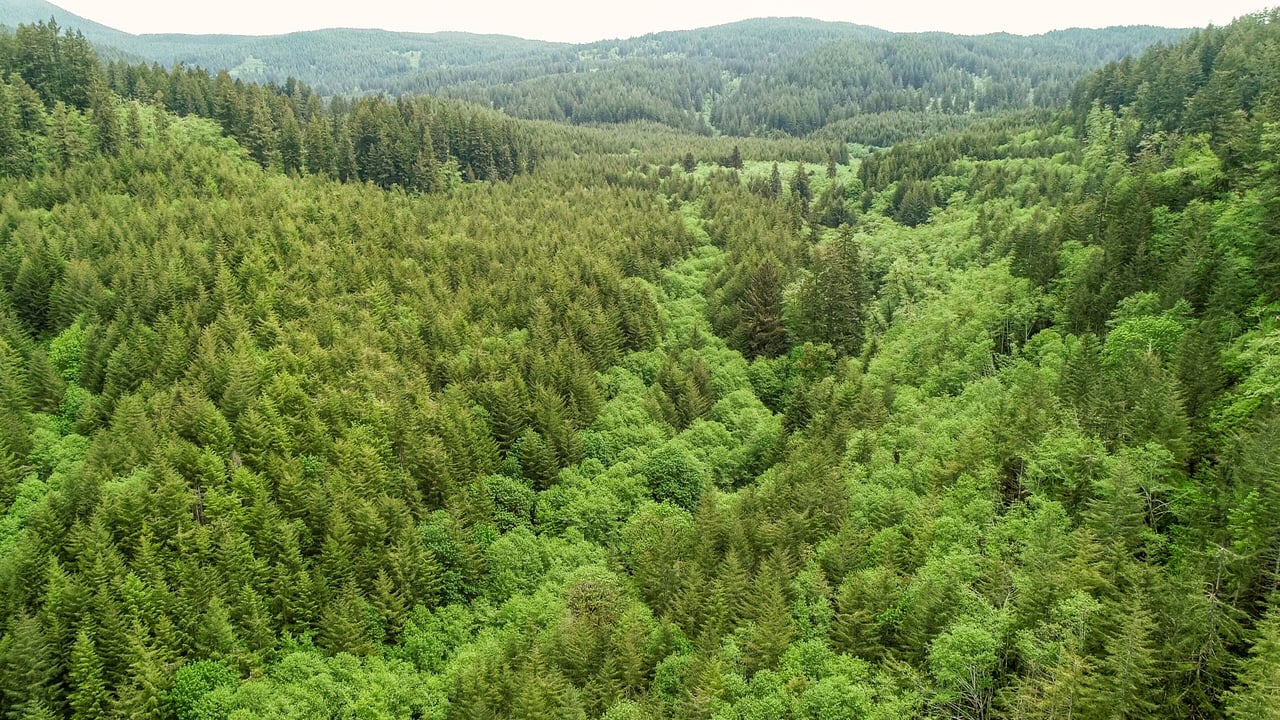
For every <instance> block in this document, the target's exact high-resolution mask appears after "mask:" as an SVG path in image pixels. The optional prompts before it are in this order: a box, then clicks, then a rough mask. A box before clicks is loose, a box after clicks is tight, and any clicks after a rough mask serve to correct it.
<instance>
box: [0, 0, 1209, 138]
mask: <svg viewBox="0 0 1280 720" xmlns="http://www.w3.org/2000/svg"><path fill="white" fill-rule="evenodd" d="M7 2H9V3H12V4H13V7H12V8H10V9H9V10H8V11H7V12H4V11H2V10H0V23H5V22H8V23H9V24H10V25H16V24H17V23H18V22H24V23H34V22H36V21H45V20H48V19H49V18H50V17H54V18H56V19H58V20H59V22H61V23H62V25H63V26H64V27H69V28H72V29H82V31H83V32H84V34H85V36H86V37H87V38H88V39H89V40H91V41H93V42H95V43H99V44H101V45H104V46H110V47H112V48H116V49H118V50H121V51H124V52H125V53H126V59H125V61H124V62H126V63H127V62H131V61H130V60H128V58H146V59H148V60H151V61H155V62H159V63H161V64H162V65H163V66H165V67H173V66H174V65H177V64H182V65H185V66H187V67H193V68H194V67H199V68H204V69H208V70H210V71H211V72H213V73H217V72H218V71H220V70H227V71H228V72H229V74H230V75H231V77H232V78H233V79H239V80H244V81H250V82H258V83H266V82H273V83H276V84H278V85H285V84H286V82H290V81H291V79H297V80H301V81H303V82H305V83H308V84H310V85H312V86H313V87H314V88H315V89H316V92H318V93H319V94H320V95H321V96H324V97H328V96H333V95H346V96H355V95H362V94H367V93H370V92H379V91H381V92H387V93H390V94H391V95H393V96H399V95H401V94H404V93H416V94H422V93H428V94H432V95H439V96H445V97H453V98H460V99H464V100H469V101H472V102H476V103H480V104H483V105H487V106H489V107H491V108H495V109H498V110H502V111H503V112H506V113H508V114H510V115H513V116H516V117H522V118H530V119H541V120H554V121H559V122H571V123H576V124H600V123H627V122H636V121H647V122H654V123H660V124H663V125H667V126H669V127H671V128H676V129H680V130H686V131H692V132H697V133H703V134H717V133H719V134H727V135H735V136H750V135H775V134H787V135H794V136H801V135H806V134H808V133H810V132H813V131H815V130H818V129H820V128H824V127H828V126H830V129H829V133H830V134H832V135H833V136H838V141H839V142H845V141H853V142H859V143H865V144H891V143H892V142H894V141H896V140H898V139H903V138H905V137H912V136H913V135H909V134H904V133H903V132H902V131H898V133H896V134H892V135H886V131H885V130H884V129H883V128H884V126H886V125H887V126H898V125H900V120H899V117H898V115H899V114H900V113H902V112H907V113H911V114H913V115H917V116H923V117H929V116H941V117H958V118H969V117H971V116H975V115H983V114H989V113H992V112H996V111H1008V110H1015V109H1017V110H1034V109H1043V108H1052V109H1058V108H1061V107H1063V106H1065V105H1066V104H1067V102H1068V101H1069V99H1070V93H1071V89H1072V87H1073V86H1074V85H1075V83H1076V81H1077V80H1078V79H1079V78H1080V77H1081V76H1083V75H1084V74H1085V73H1087V72H1089V71H1090V70H1093V69H1095V68H1097V67H1099V66H1101V65H1102V64H1104V63H1107V62H1110V61H1115V60H1119V59H1121V58H1123V57H1125V56H1128V55H1133V54H1136V53H1138V52H1140V51H1141V50H1142V49H1143V48H1146V47H1148V46H1150V45H1152V44H1155V43H1160V42H1171V41H1174V40H1176V39H1178V38H1180V37H1182V36H1183V35H1185V31H1182V30H1170V29H1164V28H1154V27H1126V28H1108V29H1104V30H1080V29H1075V30H1065V31H1058V32H1052V33H1047V34H1044V35H1039V36H1034V37H1019V36H1014V35H1005V34H996V35H986V36H981V37H965V36H958V35H948V34H944V33H926V34H897V35H895V34H892V33H888V32H885V31H883V30H877V29H875V28H870V27H864V26H859V25H851V24H848V23H831V22H821V21H818V20H807V19H800V18H770V19H765V20H748V21H744V22H739V23H732V24H729V25H722V26H718V27H712V28H705V29H701V30H690V31H680V32H665V33H656V34H651V35H645V36H643V37H637V38H631V39H626V40H608V41H602V42H596V43H588V44H583V45H567V44H558V43H544V42H537V41H530V40H521V39H518V38H510V37H501V36H481V35H470V34H466V33H434V34H429V35H420V34H408V33H390V32H384V31H380V30H321V31H314V32H302V33H293V34H290V35H281V36H272V37H248V36H228V35H207V36H205V35H196V36H191V35H129V34H127V33H120V32H118V31H114V30H111V29H110V28H105V27H103V26H101V25H98V24H96V23H91V22H88V21H86V20H84V19H83V18H79V17H77V16H74V15H70V14H69V13H65V12H64V11H62V10H60V9H59V8H57V7H56V6H53V5H49V4H48V3H45V2H43V0H20V1H19V0H7ZM911 124H913V125H918V124H919V122H918V121H916V122H914V123H911ZM948 125H950V126H954V125H955V122H954V121H947V120H942V119H940V118H938V119H935V120H933V121H932V122H931V123H930V126H929V127H930V128H931V129H932V128H936V127H945V126H948ZM919 134H920V133H918V132H917V133H916V134H915V135H916V136H918V135H919ZM886 139H887V140H888V142H885V140H886Z"/></svg>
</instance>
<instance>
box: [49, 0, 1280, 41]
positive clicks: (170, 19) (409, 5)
mask: <svg viewBox="0 0 1280 720" xmlns="http://www.w3.org/2000/svg"><path fill="white" fill-rule="evenodd" d="M1276 1H1277V0H1194V1H1193V0H969V1H968V2H965V1H964V0H905V1H904V0H861V1H859V0H791V1H789V2H785V1H784V2H777V1H776V0H769V1H767V2H766V1H765V0H734V1H733V2H725V1H724V0H704V1H702V2H699V1H698V0H638V1H637V0H630V1H628V0H621V1H620V2H619V1H617V0H614V1H613V2H610V1H609V0H549V1H547V0H544V1H542V2H538V1H536V0H532V1H528V2H521V1H520V0H443V1H442V0H417V1H416V2H406V1H404V0H343V1H342V2H334V1H333V0H302V1H300V0H215V1H213V2H206V1H202V0H197V1H196V2H175V1H174V0H54V2H55V4H57V5H59V6H61V7H63V8H65V9H67V10H69V11H70V12H73V13H75V14H77V15H81V16H83V17H87V18H89V19H91V20H95V21H97V22H100V23H102V24H104V25H109V26H111V27H114V28H117V29H119V30H125V31H127V32H132V33H148V32H181V33H235V34H242V35H269V34H275V33H285V32H292V31H295V30H315V29H319V28H329V27H364V28H369V27H372V28H382V29H385V30H399V31H406V32H435V31H438V30H464V31H468V32H478V33H501V34H504V35H516V36H518V37H525V38H536V39H539V40H558V41H564V42H588V41H592V40H602V39H608V38H618V37H633V36H636V35H643V34H645V33H649V32H656V31H660V30H684V29H689V28H697V27H706V26H708V25H718V24H721V23H726V22H732V21H734V20H742V19H745V18H751V17H770V16H778V15H785V16H802V17H814V18H820V19H822V20H843V21H846V22H853V23H859V24H862V25H873V26H875V27H880V28H884V29H885V30H894V31H899V32H913V31H925V30H942V31H946V32H953V33H961V34H970V35H972V34H980V33H988V32H999V31H1004V32H1012V33H1018V34H1022V35H1027V34H1034V33H1040V32H1045V31H1048V30H1055V29H1060V28H1067V27H1105V26H1108V25H1163V26H1166V27H1203V26H1205V25H1208V24H1210V23H1213V24H1217V25H1224V24H1226V23H1228V22H1231V20H1232V19H1233V18H1235V17H1238V16H1240V15H1244V14H1246V13H1250V12H1255V11H1257V10H1261V9H1263V8H1264V7H1265V5H1260V4H1259V2H1262V3H1267V2H1276Z"/></svg>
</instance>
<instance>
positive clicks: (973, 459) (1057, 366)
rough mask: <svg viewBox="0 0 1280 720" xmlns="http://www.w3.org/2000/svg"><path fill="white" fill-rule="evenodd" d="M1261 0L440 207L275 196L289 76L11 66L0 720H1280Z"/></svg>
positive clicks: (636, 133) (575, 157)
mask: <svg viewBox="0 0 1280 720" xmlns="http://www.w3.org/2000/svg"><path fill="white" fill-rule="evenodd" d="M1277 19H1280V18H1278V17H1277V16H1276V15H1274V14H1269V15H1259V16H1255V17H1250V18H1246V19H1243V20H1241V21H1239V22H1237V23H1235V24H1233V25H1231V26H1229V27H1226V28H1216V29H1210V30H1206V31H1204V32H1201V33H1198V34H1196V35H1194V36H1192V37H1191V38H1189V39H1188V40H1186V41H1185V42H1183V43H1182V44H1179V45H1177V46H1174V47H1172V48H1167V49H1158V50H1155V51H1152V53H1151V54H1148V55H1146V56H1144V57H1143V58H1140V59H1139V60H1136V61H1131V62H1130V63H1128V64H1126V65H1118V66H1115V67H1112V68H1108V69H1105V70H1103V71H1102V72H1100V73H1098V74H1096V75H1094V76H1092V77H1091V78H1090V79H1088V80H1087V81H1085V82H1084V83H1083V84H1081V85H1080V86H1078V88H1077V89H1076V91H1075V93H1076V100H1075V105H1074V107H1075V109H1076V110H1075V113H1074V115H1064V116H1063V117H1062V118H1061V119H1059V120H1057V121H1047V120H1046V119H1045V118H1037V117H1028V116H1008V117H1004V118H1000V119H995V120H990V121H987V122H984V123H981V124H979V125H977V126H975V127H973V128H970V129H969V130H968V131H966V132H963V133H954V134H948V135H941V136H937V137H933V138H931V139H928V140H925V141H922V142H918V143H914V144H900V145H897V146H895V147H894V148H892V149H889V150H885V151H881V152H876V153H874V154H870V155H865V156H862V157H859V155H860V154H861V153H859V152H854V153H853V155H854V156H853V157H848V156H847V154H844V153H841V152H840V151H838V150H837V149H835V148H833V147H832V146H831V145H829V144H824V143H820V142H817V141H812V142H810V143H809V144H807V145H806V144H804V143H803V142H802V141H799V140H795V139H792V140H789V141H787V142H777V143H770V142H767V141H765V140H762V139H752V140H750V142H747V141H743V142H742V148H741V149H742V150H745V152H739V151H737V150H739V149H738V148H734V147H733V145H734V141H732V140H715V139H709V138H705V137H697V136H692V135H687V136H680V135H675V134H672V133H670V132H664V131H659V130H653V129H647V130H646V129H642V128H628V129H625V130H624V129H614V130H607V131H606V130H601V129H596V128H591V129H581V130H579V129H573V128H566V127H563V126H551V125H548V124H539V123H517V122H514V121H509V120H501V122H502V123H510V124H509V125H503V127H509V128H510V132H511V134H510V138H512V139H513V140H512V142H513V144H512V147H517V148H520V147H526V144H527V147H531V148H535V149H536V153H535V155H536V159H537V162H536V163H535V164H534V166H533V167H532V168H530V167H529V166H528V165H527V164H526V165H525V166H523V167H522V168H521V170H522V172H518V173H512V174H510V175H508V176H504V175H488V176H486V175H484V174H482V173H481V174H476V173H472V175H473V177H472V178H470V179H474V180H475V182H461V180H463V179H464V178H463V177H461V173H459V176H458V177H457V178H456V180H457V181H455V182H449V183H443V184H440V185H433V186H430V187H425V186H424V187H417V188H416V189H415V188H414V187H412V186H409V185H407V184H405V183H402V182H395V181H391V182H387V183H384V184H385V186H386V188H385V189H384V188H383V187H379V186H378V185H377V184H375V183H376V179H375V178H368V177H364V176H362V175H359V174H357V175H353V176H349V177H348V178H347V182H343V179H342V177H341V176H340V175H339V174H338V173H337V171H336V170H335V168H334V167H327V168H319V169H318V170H316V171H314V172H310V171H308V165H307V160H306V158H307V157H309V155H308V154H307V152H306V151H305V150H304V152H303V155H302V157H303V160H302V169H301V170H299V169H298V168H297V167H290V166H288V165H287V163H285V162H284V159H283V158H284V156H285V153H284V150H283V149H282V147H283V146H282V145H280V144H279V137H281V136H283V134H284V133H283V131H282V130H280V129H279V128H280V127H282V126H279V125H276V124H274V122H275V121H274V120H273V122H272V123H267V122H266V121H265V118H266V117H267V116H268V115H269V116H271V117H272V118H275V117H277V114H276V113H277V108H288V112H296V109H295V108H296V107H298V103H299V102H301V103H302V105H301V106H302V107H304V108H305V107H306V106H308V105H310V104H311V101H310V100H309V97H310V96H309V95H308V93H307V92H306V90H305V89H301V88H303V86H301V85H297V84H295V85H293V86H291V87H290V89H288V90H285V89H284V88H282V87H270V86H268V87H255V86H251V85H245V84H243V83H242V84H241V85H239V86H237V85H235V84H234V83H231V84H229V85H227V84H226V83H225V82H223V81H220V80H218V79H216V78H211V77H210V76H208V75H207V74H202V73H190V74H188V73H187V72H186V71H182V72H176V73H166V72H162V71H158V70H155V69H149V70H143V69H135V70H134V71H133V77H134V78H135V81H133V82H134V85H133V86H132V88H130V86H129V85H128V84H127V83H126V84H124V85H121V84H120V78H128V77H129V76H130V75H129V73H126V72H121V71H120V70H119V69H117V70H116V71H112V72H106V71H104V70H100V69H98V68H97V66H95V65H92V64H91V63H88V62H87V61H86V57H89V56H84V55H82V54H81V52H80V50H81V47H82V46H81V44H80V42H79V40H78V39H76V38H74V37H64V38H62V39H61V40H58V41H57V42H61V43H65V45H62V46H61V47H63V48H64V49H65V50H67V51H66V52H60V53H56V54H54V55H57V56H60V57H61V58H63V59H64V60H63V61H62V63H61V64H59V65H57V70H58V72H56V73H45V74H41V73H35V74H33V69H39V68H41V67H47V66H42V65H40V64H39V63H34V64H33V63H25V64H24V63H22V62H18V61H16V60H15V58H16V59H19V60H20V59H21V58H22V57H24V56H23V55H22V52H21V50H20V49H19V50H13V49H10V50H7V51H6V52H5V53H3V54H0V60H3V61H4V62H6V63H14V62H18V64H11V65H6V66H5V69H6V71H8V74H7V79H6V81H5V82H4V85H3V87H2V88H0V133H4V134H3V135H2V136H0V140H3V144H0V147H3V148H6V149H8V151H7V152H6V153H5V154H4V155H3V157H0V161H2V162H4V163H5V165H4V166H3V168H0V170H2V174H3V177H2V178H0V397H2V398H3V402H0V510H2V511H3V515H2V516H0V623H2V625H0V630H2V634H0V712H2V713H3V714H4V715H5V716H6V717H11V718H15V719H26V718H49V717H71V718H100V717H122V718H124V717H128V718H180V719H182V720H186V719H188V718H237V719H245V718H299V719H301V718H313V717H362V718H427V717H430V718H587V717H591V718H595V717H607V718H611V719H612V720H621V719H624V718H651V717H656V718H661V717H670V718H823V719H824V720H825V719H828V718H836V719H838V718H883V719H885V720H888V719H889V718H903V717H908V718H910V717H918V718H992V717H1009V718H1067V717H1074V718H1116V717H1119V718H1148V717H1149V718H1225V717H1231V718H1272V717H1275V713H1276V708H1277V707H1280V696H1278V694H1277V690H1276V677H1277V673H1280V651H1278V648H1280V606H1278V605H1277V603H1278V599H1277V594H1276V593H1277V586H1278V584H1280V572H1278V570H1280V450H1278V449H1277V446H1276V445H1275V442H1274V438H1275V437H1276V434H1277V432H1280V407H1277V400H1278V399H1280V376H1278V375H1277V373H1278V372H1280V364H1278V363H1277V360H1276V358H1277V346H1278V343H1280V334H1278V333H1280V326H1278V323H1280V305H1278V303H1280V262H1277V252H1280V251H1278V250H1277V247H1278V243H1277V242H1276V240H1275V238H1276V235H1275V225H1274V220H1275V218H1274V217H1273V216H1274V215H1275V211H1276V209H1277V208H1278V207H1280V205H1277V203H1276V198H1277V197H1280V176H1277V175H1276V173H1275V172H1274V158H1273V155H1274V149H1275V138H1274V137H1273V135H1274V131H1275V127H1276V125H1275V123H1276V121H1277V119H1280V114H1278V113H1280V104H1277V100H1278V99H1280V95H1277V94H1276V92H1275V90H1276V88H1275V86H1274V85H1275V82H1276V78H1275V77H1273V76H1271V75H1269V74H1267V73H1266V72H1265V68H1267V67H1270V66H1271V65H1272V64H1273V63H1274V62H1275V61H1276V60H1277V57H1276V52H1277V50H1276V48H1280V43H1277V42H1276V40H1277V39H1280V38H1277V33H1280V29H1277V28H1280V24H1278V23H1277V22H1276V20H1277ZM24 32H31V33H34V34H33V35H30V36H29V39H31V38H34V39H35V40H39V41H40V42H50V43H51V42H54V40H53V39H52V38H51V37H50V34H49V32H48V28H43V29H42V28H34V29H30V30H27V31H24ZM35 40H33V42H35ZM0 47H5V46H4V45H3V44H0ZM1188 58H1195V59H1196V61H1197V62H1199V63H1200V64H1199V67H1200V68H1201V74H1199V75H1195V76H1192V77H1191V78H1190V79H1189V80H1188V81H1187V84H1186V85H1184V86H1182V87H1183V89H1182V90H1181V91H1182V92H1183V93H1184V96H1183V97H1184V102H1185V103H1186V108H1187V116H1186V117H1183V118H1181V119H1178V118H1175V119H1172V120H1171V119H1169V118H1166V117H1163V116H1160V115H1156V114H1153V113H1154V112H1155V110H1154V109H1152V108H1153V107H1163V106H1162V105H1157V106H1152V107H1148V106H1147V105H1144V103H1148V102H1151V101H1152V96H1153V89H1160V90H1162V92H1167V93H1172V92H1174V90H1171V89H1168V88H1167V87H1165V86H1163V85H1161V78H1162V77H1166V75H1162V72H1164V71H1163V70H1162V69H1161V68H1162V67H1163V63H1164V62H1165V60H1169V61H1170V62H1188V60H1187V59H1188ZM1134 68H1142V72H1143V73H1145V74H1146V75H1145V78H1146V79H1140V78H1138V77H1135V72H1136V71H1135V70H1134ZM76 73H80V74H81V75H76ZM70 77H83V80H84V82H80V81H79V80H77V81H76V82H70V83H64V84H58V83H57V82H53V81H52V80H50V78H53V79H57V78H70ZM1170 77H1171V76H1170ZM188 80H189V82H188ZM1170 82H1171V81H1170ZM220 83H221V84H220ZM184 85H189V86H190V87H192V88H196V89H195V90H192V91H191V92H190V93H189V96H190V97H192V98H196V99H199V98H200V97H208V95H207V93H208V92H209V89H210V88H214V89H216V88H218V87H222V88H228V87H229V88H231V90H230V91H229V92H231V94H229V95H227V96H226V98H228V99H232V100H234V99H236V98H243V99H244V105H243V107H254V106H259V105H261V107H262V110H261V111H260V112H259V115H260V118H262V119H264V120H263V122H261V123H257V124H255V123H253V122H250V123H249V124H248V125H247V126H244V127H241V126H237V125H236V124H235V123H234V122H231V123H230V124H228V121H227V118H231V119H232V120H234V119H235V118H236V117H239V115H238V114H233V115H224V116H220V115H219V113H220V112H223V111H225V109H226V108H227V107H234V106H235V105H236V103H234V102H232V103H230V104H228V103H223V102H221V101H216V102H213V103H212V107H209V106H201V105H199V103H193V105H192V106H191V107H188V108H183V109H179V108H177V107H175V106H174V105H173V104H172V103H173V102H175V101H174V99H173V98H175V97H183V93H181V92H175V91H174V88H175V87H179V88H180V87H182V86H184ZM112 88H115V92H112ZM138 88H142V89H141V90H139V89H138ZM1206 88H1208V89H1206ZM82 89H84V90H85V92H84V93H83V96H82V93H81V90H82ZM282 90H284V92H281V91H282ZM1210 92H1212V93H1217V94H1216V95H1214V97H1216V98H1219V99H1218V100H1215V101H1214V102H1212V103H1208V102H1207V101H1204V102H1203V103H1202V101H1199V100H1197V99H1196V98H1199V97H1201V96H1202V95H1203V96H1204V97H1206V98H1207V97H1208V94H1209V93H1210ZM122 93H123V95H122ZM202 93H205V95H202ZM213 97H217V95H216V94H215V95H214V96H213ZM1222 98H1227V99H1226V100H1223V99H1222ZM1166 99H1167V98H1166ZM369 102H370V103H372V104H371V105H368V106H365V105H362V104H361V103H356V104H354V105H351V106H348V105H346V104H343V103H337V104H336V106H335V105H332V104H328V105H326V104H322V103H320V101H319V99H317V100H316V104H317V105H318V106H319V107H320V108H321V110H320V111H319V112H318V113H316V114H315V115H314V116H313V117H314V118H315V119H316V121H317V123H319V125H318V126H319V127H321V128H324V129H326V130H327V131H328V132H329V133H330V137H337V135H334V133H335V132H336V129H337V128H338V127H339V126H340V125H341V124H342V123H343V122H346V121H350V122H353V123H354V122H357V120H356V118H358V117H359V116H360V115H361V113H362V110H361V108H362V107H364V108H365V109H364V111H363V113H364V114H366V115H369V116H371V117H372V116H377V117H383V116H382V115H377V113H383V114H384V116H385V122H384V123H383V127H385V128H391V127H393V126H395V121H394V120H393V117H399V118H401V119H402V122H404V123H405V124H406V125H405V126H406V127H408V126H409V125H408V120H406V119H413V118H416V117H419V116H418V115H417V114H416V112H417V111H415V110H414V109H413V108H414V107H417V106H416V105H415V103H414V102H413V101H403V102H399V103H389V102H385V101H369ZM379 103H381V104H379ZM1202 104H1203V107H1202ZM374 106H377V107H384V108H386V109H383V110H375V108H374ZM448 107H452V108H456V112H458V113H468V112H472V113H480V114H479V115H478V116H479V117H483V118H491V119H493V121H494V122H499V120H500V118H499V116H496V115H489V114H487V112H484V113H482V112H481V111H479V110H467V109H465V108H464V106H461V105H457V106H454V105H448ZM202 108H203V109H202ZM220 108H221V110H220ZM1197 108H1200V109H1198V110H1195V111H1194V112H1193V110H1194V109H1197ZM172 110H177V111H178V113H181V114H176V113H173V112H170V111H172ZM279 113H280V116H281V117H283V116H287V113H286V112H284V111H283V110H280V111H279ZM113 118H114V120H113ZM308 122H309V123H310V120H309V121H308ZM424 127H426V128H427V129H432V128H434V127H435V125H434V124H433V123H432V122H431V121H430V118H428V121H427V122H426V124H425V125H424ZM263 128H268V129H270V130H271V132H270V133H269V134H268V136H269V137H271V138H273V139H274V140H273V142H274V143H275V144H272V145H265V144H264V145H260V146H259V147H260V148H269V149H270V152H267V153H266V154H265V155H261V156H259V154H260V153H259V154H255V152H254V149H253V148H254V145H253V143H254V139H253V138H254V136H255V132H257V133H259V134H261V130H262V129H263ZM277 133H279V134H277ZM446 134H447V133H446ZM388 137H391V135H387V137H382V136H379V137H377V138H375V139H374V141H372V142H371V143H370V144H369V145H368V153H367V157H370V158H378V157H384V156H385V155H386V154H387V153H388V152H391V149H393V148H395V147H397V145H396V144H395V143H394V142H392V143H391V144H385V143H386V141H387V138H388ZM425 139H426V138H425V137H424V136H421V135H419V136H418V137H417V138H416V140H419V141H425ZM433 142H434V140H433ZM409 145H413V143H409ZM413 146H414V147H417V146H416V145H413ZM448 147H449V152H450V153H453V152H454V151H455V150H454V148H455V145H454V144H453V143H452V142H451V143H450V144H449V146H448ZM15 148H16V149H17V151H15V150H13V149H15ZM432 148H433V150H432V152H438V151H439V150H438V148H439V146H438V145H434V144H433V145H432ZM633 149H634V150H635V152H631V150H633ZM840 149H841V150H844V149H845V148H843V146H841V148H840ZM855 150H856V149H855ZM415 152H421V151H420V150H417V151H415ZM677 161H679V162H677ZM450 162H452V163H454V164H455V165H456V166H458V167H460V166H461V163H462V162H463V160H462V159H461V157H460V156H454V155H450V156H449V157H448V158H445V159H444V161H443V164H444V165H448V164H449V163H450ZM806 163H807V164H806ZM455 172H458V171H456V170H455ZM485 177H489V178H491V179H488V180H486V179H484V178H485ZM361 180H374V182H361Z"/></svg>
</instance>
